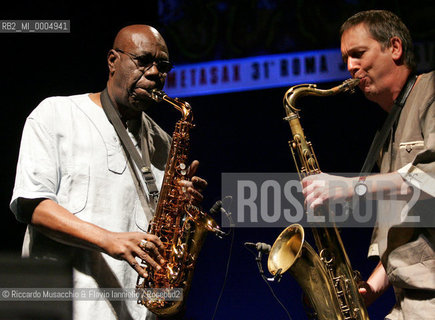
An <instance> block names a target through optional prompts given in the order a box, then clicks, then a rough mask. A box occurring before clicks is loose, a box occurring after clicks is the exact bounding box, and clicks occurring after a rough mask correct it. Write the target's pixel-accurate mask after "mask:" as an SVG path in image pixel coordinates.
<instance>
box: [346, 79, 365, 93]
mask: <svg viewBox="0 0 435 320" xmlns="http://www.w3.org/2000/svg"><path fill="white" fill-rule="evenodd" d="M360 81H361V79H357V78H354V79H347V80H345V81H344V82H343V86H344V91H349V92H350V93H351V94H352V93H355V88H356V86H357V85H358V84H359V82H360Z"/></svg>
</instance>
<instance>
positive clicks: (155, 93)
mask: <svg viewBox="0 0 435 320" xmlns="http://www.w3.org/2000/svg"><path fill="white" fill-rule="evenodd" d="M150 94H151V98H152V99H153V100H154V101H156V102H160V101H162V100H163V97H164V96H166V93H165V92H164V91H162V90H159V89H153V90H151V91H150Z"/></svg>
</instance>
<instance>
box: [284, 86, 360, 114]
mask: <svg viewBox="0 0 435 320" xmlns="http://www.w3.org/2000/svg"><path fill="white" fill-rule="evenodd" d="M359 82H360V80H359V79H347V80H345V81H344V82H343V83H341V84H340V85H338V86H336V87H333V88H331V89H326V90H323V89H317V85H315V84H299V85H296V86H293V87H291V88H290V89H288V90H287V92H286V93H285V95H284V101H283V103H284V107H285V109H286V112H287V115H289V112H290V113H291V112H293V113H296V114H297V112H298V111H300V109H298V108H296V100H297V99H298V98H300V97H303V96H309V95H312V96H332V95H335V94H338V93H341V92H347V91H348V92H350V93H353V92H354V89H355V87H356V86H357V85H358V83H359Z"/></svg>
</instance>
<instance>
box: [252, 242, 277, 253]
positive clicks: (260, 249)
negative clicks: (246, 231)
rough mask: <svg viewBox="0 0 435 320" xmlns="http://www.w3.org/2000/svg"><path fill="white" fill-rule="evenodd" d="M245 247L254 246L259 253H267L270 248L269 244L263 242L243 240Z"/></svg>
mask: <svg viewBox="0 0 435 320" xmlns="http://www.w3.org/2000/svg"><path fill="white" fill-rule="evenodd" d="M245 247H250V248H255V250H257V251H258V252H259V253H260V252H261V253H269V252H270V249H272V247H271V245H270V244H267V243H264V242H257V243H253V242H245Z"/></svg>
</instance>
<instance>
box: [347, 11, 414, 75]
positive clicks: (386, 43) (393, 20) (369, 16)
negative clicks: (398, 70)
mask: <svg viewBox="0 0 435 320" xmlns="http://www.w3.org/2000/svg"><path fill="white" fill-rule="evenodd" d="M361 23H363V24H364V25H366V26H367V28H368V30H369V32H370V34H371V35H372V37H373V38H374V39H375V40H376V41H378V42H379V43H380V44H381V47H382V49H385V48H389V47H390V45H391V43H390V39H391V38H392V37H398V38H399V39H400V40H402V49H403V55H402V62H403V63H404V64H405V65H406V66H407V67H409V68H410V69H411V70H412V71H414V70H415V68H416V63H415V56H414V45H413V43H412V38H411V34H410V32H409V30H408V28H407V27H406V25H405V24H404V23H403V21H402V20H401V19H400V18H399V17H398V16H396V15H395V14H394V13H392V12H390V11H387V10H368V11H361V12H358V13H357V14H355V15H353V16H352V17H350V18H349V19H347V20H346V21H345V22H344V23H343V25H342V26H341V28H340V36H342V35H343V33H344V32H345V31H346V30H348V29H350V28H352V27H355V26H357V25H359V24H361Z"/></svg>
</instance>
